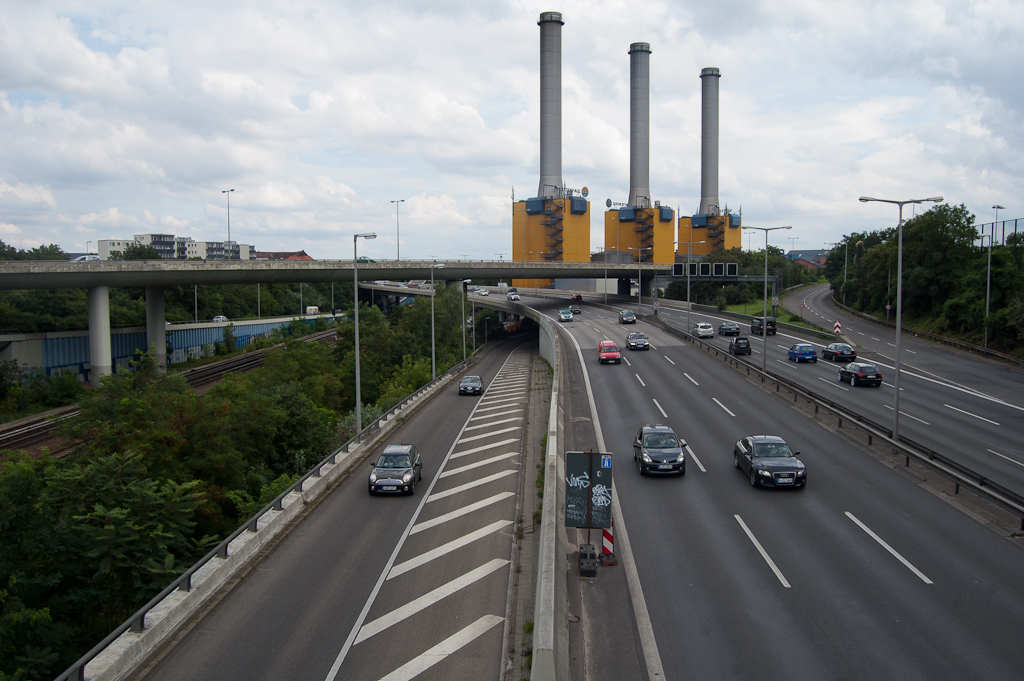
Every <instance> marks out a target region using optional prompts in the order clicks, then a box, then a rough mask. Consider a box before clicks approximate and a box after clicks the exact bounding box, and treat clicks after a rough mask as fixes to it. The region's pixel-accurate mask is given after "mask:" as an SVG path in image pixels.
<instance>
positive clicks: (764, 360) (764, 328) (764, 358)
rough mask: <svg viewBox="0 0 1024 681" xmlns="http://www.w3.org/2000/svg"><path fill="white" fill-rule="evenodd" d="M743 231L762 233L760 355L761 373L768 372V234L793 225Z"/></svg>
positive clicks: (745, 226) (746, 227)
mask: <svg viewBox="0 0 1024 681" xmlns="http://www.w3.org/2000/svg"><path fill="white" fill-rule="evenodd" d="M743 229H759V230H761V231H762V232H764V316H763V317H761V337H762V338H763V339H764V348H763V349H762V353H761V371H763V372H767V371H768V232H774V231H775V230H776V229H793V225H784V226H782V227H749V226H747V225H743Z"/></svg>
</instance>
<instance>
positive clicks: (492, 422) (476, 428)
mask: <svg viewBox="0 0 1024 681" xmlns="http://www.w3.org/2000/svg"><path fill="white" fill-rule="evenodd" d="M495 416H498V414H495ZM522 420H523V417H522V416H514V417H512V418H510V419H501V420H500V421H491V422H490V423H481V424H480V425H479V426H470V427H468V428H466V430H465V431H463V432H466V431H470V430H480V429H481V428H490V427H492V426H497V425H500V424H502V423H512V422H513V421H522Z"/></svg>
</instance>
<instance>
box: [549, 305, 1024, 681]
mask: <svg viewBox="0 0 1024 681" xmlns="http://www.w3.org/2000/svg"><path fill="white" fill-rule="evenodd" d="M584 310H585V311H584V313H583V314H582V315H580V316H578V317H577V318H576V321H574V322H573V323H571V324H565V325H564V329H565V331H566V332H567V333H569V334H572V336H573V337H574V338H575V339H576V340H577V341H578V343H579V344H580V346H581V347H582V348H583V349H584V358H585V359H586V360H588V364H587V366H586V370H587V371H588V372H589V377H590V382H591V384H592V386H593V392H594V395H595V402H596V406H597V418H598V421H599V425H600V428H601V430H602V432H603V433H604V439H605V442H606V446H607V448H608V449H610V450H611V451H613V452H614V453H616V454H617V455H618V456H619V458H618V459H617V466H616V470H617V473H616V478H615V485H616V489H617V496H618V498H619V500H620V505H621V518H622V519H623V521H624V522H625V523H626V524H627V525H628V528H629V534H630V543H631V546H632V550H633V558H634V560H635V563H636V568H637V573H638V575H639V579H640V583H641V585H642V590H643V594H644V599H645V602H646V607H647V611H648V612H649V613H650V619H651V628H652V630H653V633H654V638H655V640H656V643H657V651H658V652H657V654H658V657H659V659H660V664H661V666H662V668H663V669H664V673H665V678H668V679H683V678H702V679H704V678H714V679H723V678H735V679H752V678H756V679H823V678H850V679H853V678H867V677H880V678H899V679H943V678H950V679H952V678H986V679H996V678H999V679H1016V678H1020V677H1021V674H1022V670H1024V658H1022V656H1021V654H1020V652H1019V641H1020V640H1021V636H1022V635H1024V609H1022V606H1021V603H1022V600H1021V599H1022V597H1024V578H1022V575H1024V571H1022V567H1024V562H1022V561H1024V554H1022V553H1021V548H1020V547H1019V546H1016V545H1014V544H1013V543H1011V542H1010V541H1008V540H1006V539H1004V538H1002V537H1000V536H999V535H997V534H996V533H994V532H992V531H991V530H989V529H987V528H985V527H983V526H982V525H981V524H979V523H978V522H976V521H975V520H973V519H971V518H969V517H968V516H967V515H965V514H964V513H962V512H961V511H959V510H957V509H955V508H953V507H951V506H949V505H948V504H946V503H945V502H944V501H942V500H941V499H939V498H937V497H936V496H934V495H932V494H931V493H929V492H927V491H925V490H923V489H920V488H919V487H917V486H915V485H914V484H913V483H912V482H910V481H909V480H908V479H906V478H904V477H902V476H899V475H896V474H894V473H893V472H892V471H891V470H890V469H888V468H887V467H885V466H883V465H881V464H880V463H878V462H877V461H876V460H874V459H872V458H871V457H869V456H867V455H865V454H864V453H863V452H861V451H860V450H858V449H857V448H856V447H854V446H852V445H851V444H849V443H848V442H847V441H846V440H844V439H843V438H841V437H839V436H837V435H836V434H834V433H832V432H830V431H828V430H826V429H824V428H822V427H821V426H819V425H818V424H817V423H816V422H815V421H813V420H811V419H809V418H807V417H805V416H803V415H801V414H799V413H798V412H796V411H794V410H793V409H791V408H790V406H789V405H788V403H787V402H786V401H785V400H782V399H775V398H773V397H772V396H771V395H770V394H768V393H765V392H762V391H761V390H760V389H759V388H758V387H757V386H755V385H753V384H752V383H750V382H748V381H747V380H746V379H745V378H744V377H742V376H741V375H740V374H738V373H737V372H735V371H733V370H732V369H730V368H728V367H727V366H725V365H723V364H721V363H719V362H715V361H711V360H709V359H708V358H707V357H706V355H705V354H704V353H702V352H700V351H698V350H697V349H695V348H693V347H692V346H689V345H688V344H685V343H683V342H681V341H680V340H679V339H677V338H675V337H673V336H671V335H669V334H667V333H663V332H659V331H658V330H656V329H653V328H651V327H647V328H646V329H644V325H637V327H636V328H638V329H641V330H645V331H646V332H647V333H648V335H649V336H650V338H651V340H652V342H653V347H652V348H651V349H650V350H649V351H637V352H628V351H626V354H625V360H624V362H623V364H621V365H598V364H597V361H596V347H597V343H598V341H600V340H602V339H605V338H611V339H613V340H617V341H620V342H621V341H622V340H623V339H624V336H625V333H626V332H627V331H631V330H633V329H634V327H632V326H628V327H627V326H622V325H619V324H618V323H617V321H616V318H615V317H614V315H613V314H612V313H611V312H607V311H599V310H597V309H587V308H586V306H585V308H584ZM701 321H703V319H701ZM709 321H710V320H709ZM715 326H716V327H717V323H716V324H715ZM781 344H785V342H784V341H782V340H781V338H780V339H779V340H778V341H777V340H776V338H775V337H769V338H768V345H769V353H771V354H770V355H769V358H771V359H773V360H774V358H775V357H778V358H780V359H781V358H784V356H785V355H784V352H783V350H781V349H778V348H776V347H773V346H774V345H781ZM759 349H760V348H759ZM782 361H783V362H785V360H784V359H783V360H782ZM776 366H777V367H778V368H777V369H776V371H779V370H782V369H783V367H784V366H785V365H784V364H783V365H776ZM821 367H822V365H821V363H819V365H818V366H817V367H816V366H815V365H801V366H800V367H798V368H796V369H798V370H800V371H805V370H808V372H813V371H815V370H818V371H819V372H820V370H821ZM796 369H794V370H796ZM831 372H832V368H831V367H829V370H828V373H825V374H824V376H825V377H828V376H829V374H830V373H831ZM815 380H816V379H815ZM829 387H831V383H830V385H829ZM908 392H909V390H908ZM870 394H878V393H877V391H875V392H874V393H870ZM643 423H666V424H668V425H670V426H672V427H673V428H675V429H676V431H677V433H679V434H680V435H681V436H683V437H684V438H685V439H686V440H687V442H688V444H689V446H690V449H691V450H692V454H693V456H692V458H691V460H690V462H689V464H688V466H687V470H688V472H687V475H686V476H685V478H675V477H673V478H654V477H641V476H640V475H639V473H637V472H636V471H635V470H632V469H631V467H630V466H629V465H628V464H629V463H630V462H631V458H632V455H631V451H632V447H631V441H632V436H633V434H634V433H635V432H636V430H637V428H638V427H639V426H640V425H641V424H643ZM746 434H776V435H781V436H783V437H785V438H786V439H787V440H788V441H789V442H790V444H791V445H792V446H793V447H794V449H796V450H799V451H800V452H801V458H802V459H803V460H804V462H805V463H806V464H807V466H808V470H809V482H808V485H807V488H806V489H804V490H766V489H752V488H751V487H750V485H749V483H748V482H747V480H746V478H745V477H744V476H743V475H741V474H740V473H739V471H737V470H736V469H735V468H734V467H733V458H732V449H733V442H734V441H735V440H736V439H738V438H739V437H741V436H743V435H746ZM623 459H625V461H623ZM624 464H626V465H624ZM630 473H632V474H630ZM600 643H601V644H602V645H604V644H606V643H607V644H610V645H614V642H604V641H602V642H600ZM587 671H588V678H616V670H615V669H614V668H604V669H602V668H594V667H591V668H588V670H587Z"/></svg>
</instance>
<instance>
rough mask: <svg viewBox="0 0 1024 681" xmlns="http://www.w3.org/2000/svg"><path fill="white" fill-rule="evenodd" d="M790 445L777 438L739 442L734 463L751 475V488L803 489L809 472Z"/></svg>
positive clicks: (734, 454) (756, 438) (735, 449)
mask: <svg viewBox="0 0 1024 681" xmlns="http://www.w3.org/2000/svg"><path fill="white" fill-rule="evenodd" d="M799 455H800V452H794V451H793V450H792V449H790V448H789V445H787V444H786V441H785V440H783V439H782V438H781V437H777V436H775V435H748V436H747V437H745V438H743V439H742V440H739V441H737V442H736V446H735V447H734V448H733V450H732V463H733V465H734V466H736V468H739V469H740V470H741V471H743V472H744V473H746V474H747V476H748V477H749V478H750V485H751V487H757V486H759V485H763V486H765V487H803V486H804V485H806V484H807V468H806V467H805V466H804V462H803V461H801V460H800V459H798V458H796V457H797V456H799Z"/></svg>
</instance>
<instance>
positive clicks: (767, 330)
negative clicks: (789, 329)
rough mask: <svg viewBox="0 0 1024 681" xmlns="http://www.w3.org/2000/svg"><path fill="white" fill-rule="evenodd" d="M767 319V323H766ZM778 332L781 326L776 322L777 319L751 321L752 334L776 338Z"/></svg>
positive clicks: (756, 318)
mask: <svg viewBox="0 0 1024 681" xmlns="http://www.w3.org/2000/svg"><path fill="white" fill-rule="evenodd" d="M766 319H767V321H765V320H766ZM778 330H779V325H778V323H777V322H776V321H775V317H754V318H753V319H751V320H750V333H756V334H758V335H761V336H763V335H765V334H768V335H769V336H774V335H775V333H776V332H777V331H778Z"/></svg>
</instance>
